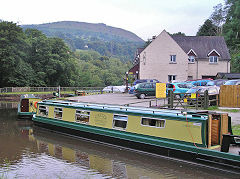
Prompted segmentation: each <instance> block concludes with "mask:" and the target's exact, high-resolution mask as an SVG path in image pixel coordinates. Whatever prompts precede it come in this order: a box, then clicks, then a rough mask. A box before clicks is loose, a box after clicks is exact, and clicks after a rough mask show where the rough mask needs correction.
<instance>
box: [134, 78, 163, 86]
mask: <svg viewBox="0 0 240 179" xmlns="http://www.w3.org/2000/svg"><path fill="white" fill-rule="evenodd" d="M150 82H155V83H159V81H158V80H156V79H141V80H140V79H138V80H135V81H134V82H133V85H134V86H135V85H136V84H139V83H150Z"/></svg>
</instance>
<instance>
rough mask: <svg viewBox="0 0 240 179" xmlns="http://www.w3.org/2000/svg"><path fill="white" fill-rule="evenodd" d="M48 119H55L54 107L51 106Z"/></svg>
mask: <svg viewBox="0 0 240 179" xmlns="http://www.w3.org/2000/svg"><path fill="white" fill-rule="evenodd" d="M48 117H49V118H52V119H54V106H49V108H48Z"/></svg>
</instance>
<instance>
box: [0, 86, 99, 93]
mask: <svg viewBox="0 0 240 179" xmlns="http://www.w3.org/2000/svg"><path fill="white" fill-rule="evenodd" d="M103 88H104V87H60V91H76V90H79V91H101V90H102V89H103ZM57 90H59V87H5V88H0V93H15V92H54V91H57Z"/></svg>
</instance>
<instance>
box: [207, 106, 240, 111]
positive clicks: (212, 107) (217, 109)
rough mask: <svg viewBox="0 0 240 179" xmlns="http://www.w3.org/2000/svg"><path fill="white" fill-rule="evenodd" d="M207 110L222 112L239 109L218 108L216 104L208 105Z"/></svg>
mask: <svg viewBox="0 0 240 179" xmlns="http://www.w3.org/2000/svg"><path fill="white" fill-rule="evenodd" d="M207 110H209V111H212V110H213V111H224V112H240V110H239V109H219V108H218V107H217V106H210V107H209V108H208V109H207Z"/></svg>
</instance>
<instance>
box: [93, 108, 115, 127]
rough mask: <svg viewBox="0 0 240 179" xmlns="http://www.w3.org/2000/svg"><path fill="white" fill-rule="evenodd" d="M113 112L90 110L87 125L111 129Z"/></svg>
mask: <svg viewBox="0 0 240 179" xmlns="http://www.w3.org/2000/svg"><path fill="white" fill-rule="evenodd" d="M112 122H113V113H106V112H98V111H91V114H90V121H89V125H91V126H97V127H104V128H108V129H112Z"/></svg>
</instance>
